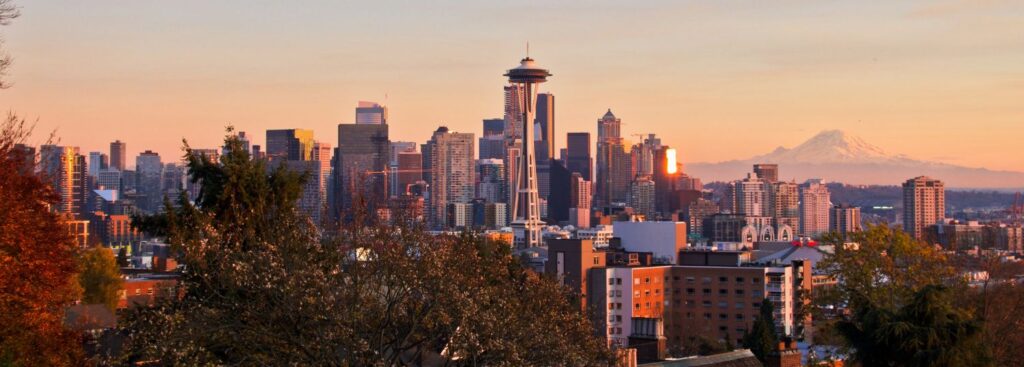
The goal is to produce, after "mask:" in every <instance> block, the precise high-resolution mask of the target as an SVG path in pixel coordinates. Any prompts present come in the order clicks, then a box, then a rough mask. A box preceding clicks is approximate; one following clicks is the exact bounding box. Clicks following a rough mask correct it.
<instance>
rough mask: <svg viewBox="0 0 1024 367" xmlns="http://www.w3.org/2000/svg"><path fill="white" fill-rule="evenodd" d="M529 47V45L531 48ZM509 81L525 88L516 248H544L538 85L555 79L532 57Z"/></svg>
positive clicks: (509, 74) (521, 102) (512, 72)
mask: <svg viewBox="0 0 1024 367" xmlns="http://www.w3.org/2000/svg"><path fill="white" fill-rule="evenodd" d="M527 47H529V46H527ZM505 76H507V77H508V82H509V83H510V84H514V85H516V86H517V87H519V88H521V89H520V90H521V91H522V93H520V94H519V100H518V101H517V103H519V106H520V107H521V108H520V110H521V111H522V120H521V121H522V122H523V124H522V135H520V136H521V139H522V142H521V145H522V149H521V150H520V151H521V154H519V156H518V157H509V159H517V161H518V162H517V163H518V164H517V165H516V167H517V168H518V169H517V172H516V178H515V180H514V181H515V182H516V195H515V199H514V202H513V203H512V218H513V219H512V231H513V233H514V236H515V237H514V238H515V245H516V247H518V248H528V247H537V246H540V245H541V233H540V228H541V225H542V223H541V221H540V195H539V194H538V191H537V159H536V147H535V146H534V143H533V139H534V138H533V137H534V132H533V119H534V113H535V112H534V111H535V105H536V103H537V84H539V83H543V82H546V81H547V77H549V76H551V73H549V72H548V71H547V70H546V69H542V68H541V67H540V66H538V65H537V63H536V62H534V61H533V59H531V58H530V57H529V56H528V55H527V57H526V58H524V59H522V60H521V61H520V62H519V66H517V67H515V68H512V69H510V70H508V72H506V73H505Z"/></svg>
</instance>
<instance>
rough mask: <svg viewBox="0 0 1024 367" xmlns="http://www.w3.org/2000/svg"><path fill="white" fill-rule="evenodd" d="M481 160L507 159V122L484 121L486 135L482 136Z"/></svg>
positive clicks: (501, 120) (498, 120) (502, 120)
mask: <svg viewBox="0 0 1024 367" xmlns="http://www.w3.org/2000/svg"><path fill="white" fill-rule="evenodd" d="M478 149H479V150H480V155H479V158H480V159H505V154H506V152H505V120H504V119H484V133H483V135H482V136H480V144H479V147H478Z"/></svg>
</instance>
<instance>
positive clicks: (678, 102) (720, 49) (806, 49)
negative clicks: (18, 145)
mask: <svg viewBox="0 0 1024 367" xmlns="http://www.w3.org/2000/svg"><path fill="white" fill-rule="evenodd" d="M17 2H18V5H19V6H21V7H22V13H23V16H22V17H21V18H19V19H16V20H15V22H14V23H13V24H12V25H10V26H7V27H2V28H0V32H2V34H3V37H4V39H5V41H6V42H5V47H6V49H7V51H8V52H9V53H10V54H12V55H13V56H14V57H15V58H16V60H15V62H16V63H15V65H14V67H13V68H12V69H11V70H10V75H9V76H8V79H9V81H10V82H12V83H13V84H14V86H13V87H12V88H11V89H8V90H3V91H0V108H6V109H10V110H12V111H15V112H17V113H18V114H21V115H23V116H25V117H28V118H30V119H38V123H37V129H38V131H40V132H48V131H50V130H53V129H56V130H57V132H58V134H59V135H60V136H61V138H62V141H63V143H64V144H67V145H77V146H80V147H82V149H83V150H85V151H90V150H103V151H106V149H107V148H106V147H107V144H108V143H109V142H110V141H112V140H114V139H121V140H124V141H127V142H128V147H129V153H130V154H131V156H132V157H134V155H135V154H136V153H137V152H138V151H140V150H142V149H153V150H157V151H158V152H160V153H161V155H165V156H167V155H178V154H180V146H181V139H182V138H187V139H188V140H189V141H190V142H191V143H192V145H193V146H196V147H206V146H214V145H216V144H217V143H218V141H219V140H220V138H221V135H222V131H223V128H224V126H225V125H227V124H234V125H235V126H236V127H237V128H238V129H240V130H245V131H248V132H249V133H250V134H253V135H255V136H256V137H257V138H256V139H255V140H256V142H257V143H259V142H261V141H262V140H263V131H264V130H265V129H268V128H310V129H314V130H315V132H316V135H317V137H318V139H320V140H324V141H327V142H330V143H331V144H332V145H335V144H336V143H337V136H336V134H337V132H336V131H337V129H336V125H337V124H338V123H342V122H345V123H349V122H352V120H353V119H354V116H353V115H354V112H353V110H354V107H355V105H356V102H357V101H358V100H361V99H362V100H376V101H383V99H384V95H385V94H387V96H388V100H387V102H386V104H387V105H388V106H389V108H390V114H391V121H392V124H391V129H392V130H391V131H392V134H391V135H392V140H412V141H417V142H422V141H424V140H426V139H427V138H428V137H429V134H430V132H431V131H433V129H434V128H436V127H437V126H438V125H439V124H445V125H447V126H449V127H451V128H452V129H453V130H457V131H463V132H473V133H476V134H479V133H480V131H481V127H480V120H481V119H483V118H489V117H500V116H501V110H502V96H501V86H502V84H503V78H502V76H501V74H502V72H503V71H504V70H505V69H507V68H510V67H513V66H514V65H515V64H516V63H517V61H518V59H519V58H520V57H522V54H523V52H524V50H523V49H524V43H525V42H526V41H527V40H528V41H530V44H531V54H532V56H533V57H534V58H536V59H537V60H538V62H540V63H541V64H542V65H544V66H546V67H548V68H550V69H551V71H552V73H553V74H554V76H553V77H552V78H551V82H549V83H547V84H546V85H544V86H543V88H542V89H543V90H547V91H550V92H552V93H554V94H555V95H556V98H557V102H556V113H557V117H556V121H557V124H556V129H557V130H558V131H557V132H558V135H559V136H560V137H561V139H560V140H559V141H558V142H557V145H558V146H559V147H562V146H564V133H565V132H567V131H590V132H592V133H593V131H594V127H595V121H596V119H597V118H598V117H600V116H601V115H602V114H603V113H604V111H605V109H607V108H609V107H610V108H612V110H613V111H614V112H615V113H616V115H618V116H619V117H621V118H622V119H623V122H624V124H625V125H624V126H623V133H624V134H631V133H649V132H651V133H657V134H658V135H660V136H662V138H663V141H664V142H665V143H667V144H670V145H672V146H673V147H675V148H677V150H678V151H679V155H680V160H682V161H683V162H695V161H721V160H729V159H737V158H746V157H749V156H753V155H757V154H762V153H766V152H768V151H770V150H772V149H774V148H775V147H776V146H779V145H783V146H793V145H796V144H798V143H800V142H802V141H803V140H804V139H806V138H808V137H810V136H812V135H814V134H815V133H817V132H818V131H820V130H825V129H843V130H846V131H847V132H849V133H851V134H854V135H858V136H861V137H863V138H864V139H865V140H867V141H868V142H870V143H873V144H875V145H878V146H880V147H882V148H884V149H886V150H888V151H890V152H893V153H902V154H907V155H909V156H911V157H913V158H919V159H927V160H938V161H943V162H947V163H954V164H962V165H969V166H983V167H986V168H992V169H1006V170H1018V171H1024V146H1022V145H1021V142H1022V139H1024V67H1022V65H1024V37H1022V36H1021V35H1022V33H1021V30H1022V29H1024V28H1022V25H1024V2H1020V1H999V0H980V1H959V0H958V1H946V2H916V1H900V2H884V3H883V2H879V4H863V3H867V2H849V1H803V0H780V1H778V2H770V3H769V2H757V1H716V2H712V3H710V4H709V3H707V2H692V3H691V2H677V1H664V2H661V1H652V2H643V3H639V4H633V3H628V2H621V1H607V2H603V1H601V2H587V3H586V4H585V5H583V4H575V3H572V2H559V1H554V2H552V1H528V2H523V3H518V2H517V3H515V4H512V3H508V2H497V1H493V2H492V1H474V2H458V1H441V2H429V4H426V3H425V2H424V3H422V4H421V3H420V2H400V1H374V2H361V3H349V4H339V3H337V2H333V1H302V2H288V3H287V4H285V3H279V2H269V1H240V0H239V1H217V2H209V1H199V0H183V1H176V2H152V1H130V2H111V1H89V2H82V1H73V0H51V1H26V0H20V1H17ZM211 3H213V4H211ZM889 3H893V4H889ZM712 4H713V5H712ZM517 14H519V15H517ZM517 17H519V18H517ZM42 135H43V134H39V136H37V137H41V136H42ZM130 161H134V159H130ZM133 163H134V162H130V164H133Z"/></svg>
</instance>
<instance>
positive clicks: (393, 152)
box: [388, 141, 422, 197]
mask: <svg viewBox="0 0 1024 367" xmlns="http://www.w3.org/2000/svg"><path fill="white" fill-rule="evenodd" d="M416 146H417V144H416V143H415V142H411V141H393V142H391V144H390V148H389V153H388V157H389V158H388V196H390V197H395V196H398V195H401V194H402V193H403V192H405V186H404V185H403V183H401V182H399V180H398V175H399V174H400V171H399V167H398V155H399V154H402V153H410V152H411V153H416ZM416 156H417V157H419V154H417V155H416ZM421 159H422V158H421ZM416 169H420V168H416ZM412 182H415V181H412ZM412 182H406V183H405V184H409V183H412Z"/></svg>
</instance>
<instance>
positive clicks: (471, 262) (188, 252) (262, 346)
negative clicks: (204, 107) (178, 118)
mask: <svg viewBox="0 0 1024 367" xmlns="http://www.w3.org/2000/svg"><path fill="white" fill-rule="evenodd" d="M226 144H227V147H228V151H227V153H226V154H225V155H223V156H222V157H221V159H220V161H219V162H212V161H210V160H209V159H206V158H203V157H196V156H193V155H192V154H191V152H187V153H186V157H187V158H188V159H189V173H190V179H191V180H193V181H195V182H197V183H199V184H200V185H201V189H200V194H199V199H198V200H197V202H196V204H195V205H193V204H191V203H189V202H187V201H185V200H181V201H180V202H179V203H178V204H179V205H177V206H176V207H174V206H168V208H167V214H166V215H165V216H164V217H162V218H150V220H148V221H147V223H150V224H151V228H150V229H154V227H161V228H158V229H159V230H160V231H162V233H164V234H165V235H166V237H167V240H168V241H169V242H170V244H171V245H172V246H173V248H174V250H175V251H176V253H177V254H178V257H179V259H180V260H179V263H180V264H182V265H184V269H186V270H185V271H184V273H183V277H182V282H181V286H182V287H183V288H182V290H181V291H182V296H181V297H180V298H177V299H173V298H172V299H167V300H164V301H162V302H161V303H159V304H158V305H157V306H156V307H153V308H148V309H139V310H137V311H136V312H135V313H134V314H132V315H131V316H130V317H129V320H128V323H127V329H128V331H129V335H130V337H131V341H130V345H129V348H128V351H129V354H128V355H127V356H126V358H135V359H148V360H153V359H157V360H160V361H163V362H166V363H170V364H188V365H192V364H209V363H212V364H258V365H281V364H299V365H336V366H364V365H379V366H393V365H419V364H426V363H438V364H448V365H573V366H576V365H594V364H600V363H607V362H608V361H610V359H611V358H610V355H611V354H610V352H609V351H608V350H607V348H606V347H605V344H604V341H603V340H601V339H599V338H597V337H595V336H594V334H593V328H592V326H591V325H590V323H589V322H588V320H587V318H586V317H585V315H583V313H582V311H581V310H580V309H579V307H578V306H574V305H575V304H574V303H571V301H570V298H569V295H568V292H567V290H566V289H564V288H562V287H561V286H560V285H558V284H556V283H554V282H552V281H550V280H548V279H544V278H541V277H538V276H535V275H533V274H531V273H529V272H528V271H526V270H524V269H523V268H522V266H521V265H520V264H519V263H518V261H517V260H516V259H515V258H514V257H513V256H511V254H510V251H509V249H508V247H507V246H504V245H501V244H496V243H492V242H489V241H487V240H485V239H483V238H481V237H479V236H476V235H474V234H470V233H466V234H462V235H440V236H434V235H431V234H429V233H427V232H426V231H424V230H423V228H422V227H416V226H404V225H403V226H388V225H382V224H372V225H371V224H366V223H365V222H361V221H359V220H358V218H357V220H356V221H355V222H353V223H350V224H346V225H344V226H343V227H342V228H341V230H340V231H339V232H338V233H337V234H336V235H333V236H330V237H327V238H321V235H320V233H319V232H318V231H317V229H316V227H315V226H314V225H313V223H312V222H311V221H310V219H309V218H307V217H304V216H303V215H301V214H299V213H298V211H297V210H296V209H295V200H297V198H298V196H299V191H300V190H301V187H302V185H301V183H302V180H303V179H304V177H302V176H300V175H298V174H295V173H292V172H289V171H287V170H285V169H284V168H281V167H275V168H268V166H267V164H266V163H265V162H264V161H262V160H253V159H251V158H250V157H249V155H248V153H246V152H245V151H244V150H243V149H241V146H240V144H239V142H238V141H237V139H235V138H233V137H229V138H227V139H226ZM186 147H187V146H186ZM186 150H187V151H188V149H187V148H186Z"/></svg>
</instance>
